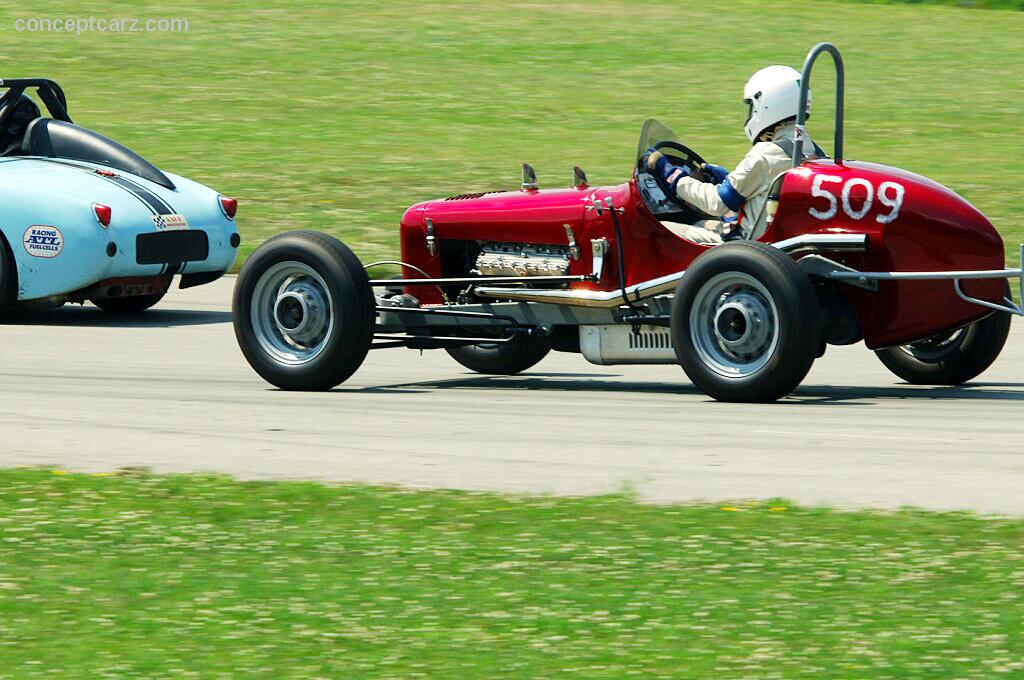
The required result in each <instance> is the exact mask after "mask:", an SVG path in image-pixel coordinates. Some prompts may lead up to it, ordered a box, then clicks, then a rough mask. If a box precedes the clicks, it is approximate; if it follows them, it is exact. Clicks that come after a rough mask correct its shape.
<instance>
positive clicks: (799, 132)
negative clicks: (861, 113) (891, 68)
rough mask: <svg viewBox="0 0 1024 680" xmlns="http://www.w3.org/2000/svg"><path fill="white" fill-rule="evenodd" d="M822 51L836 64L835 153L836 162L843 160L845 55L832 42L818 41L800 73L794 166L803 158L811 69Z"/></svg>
mask: <svg viewBox="0 0 1024 680" xmlns="http://www.w3.org/2000/svg"><path fill="white" fill-rule="evenodd" d="M822 52H828V53H829V54H830V55H832V61H834V62H835V64H836V141H835V150H834V151H833V154H835V160H836V162H841V161H842V160H843V100H844V97H843V95H844V91H845V89H846V70H845V69H844V67H843V57H842V55H841V54H839V49H838V48H837V47H836V46H835V45H833V44H832V43H827V42H823V43H818V44H817V45H815V46H814V48H813V49H812V50H811V51H810V52H808V53H807V58H806V59H805V60H804V68H803V71H802V72H801V74H800V108H799V109H797V112H796V133H795V139H794V141H795V142H796V143H795V144H794V145H793V167H794V168H795V167H797V166H798V165H800V163H801V161H802V160H803V154H802V153H801V151H802V150H803V140H804V136H805V135H806V130H804V123H806V122H807V95H808V93H809V92H810V89H811V69H813V68H814V62H815V61H817V60H818V57H820V56H821V54H822Z"/></svg>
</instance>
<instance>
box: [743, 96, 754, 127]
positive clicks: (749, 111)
mask: <svg viewBox="0 0 1024 680" xmlns="http://www.w3.org/2000/svg"><path fill="white" fill-rule="evenodd" d="M743 103H744V104H746V105H747V117H746V119H744V121H743V124H744V125H746V124H747V123H749V122H750V119H751V118H753V117H754V100H753V99H744V100H743Z"/></svg>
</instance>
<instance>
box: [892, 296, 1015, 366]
mask: <svg viewBox="0 0 1024 680" xmlns="http://www.w3.org/2000/svg"><path fill="white" fill-rule="evenodd" d="M1007 297H1009V295H1007ZM1010 318H1011V317H1010V315H1009V314H1008V313H1006V312H994V313H992V314H989V315H988V316H986V317H985V318H984V319H982V320H980V321H975V322H974V323H972V324H971V325H970V326H967V327H965V328H961V329H960V330H958V331H954V332H953V333H946V334H943V335H940V336H936V337H934V338H930V339H928V340H922V341H921V342H917V343H912V344H909V345H902V346H900V347H889V348H887V349H881V350H878V351H877V352H875V354H876V355H878V358H879V360H880V361H881V362H882V363H883V364H885V367H886V368H888V369H889V370H890V371H892V372H893V373H894V374H895V375H896V376H897V377H898V378H902V379H903V380H905V381H907V382H908V383H910V384H912V385H961V384H963V383H965V382H967V381H968V380H972V379H974V378H976V377H978V376H979V375H981V374H982V373H984V372H985V370H986V369H988V367H989V366H991V365H992V363H993V362H995V360H996V358H998V357H999V353H1000V352H1001V351H1002V349H1003V345H1004V344H1006V337H1007V336H1008V335H1009V334H1010Z"/></svg>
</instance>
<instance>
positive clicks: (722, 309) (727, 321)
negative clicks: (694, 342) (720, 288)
mask: <svg viewBox="0 0 1024 680" xmlns="http://www.w3.org/2000/svg"><path fill="white" fill-rule="evenodd" d="M768 317H769V312H768V309H767V307H766V306H765V305H764V303H763V302H762V301H761V300H760V299H759V298H757V297H756V296H754V295H752V294H750V293H746V292H740V293H736V294H734V295H731V296H728V297H727V298H726V301H725V302H723V303H722V304H721V305H720V306H719V307H718V309H717V311H716V312H715V320H714V329H715V338H716V339H717V341H718V343H719V344H720V345H721V347H722V348H723V349H724V350H726V351H728V352H729V353H730V354H732V355H734V356H738V357H742V356H748V355H751V354H754V353H756V352H757V351H759V350H760V349H762V348H763V347H764V346H765V344H766V342H767V340H768V337H769V334H770V333H771V328H770V325H769V324H768V323H767V319H768Z"/></svg>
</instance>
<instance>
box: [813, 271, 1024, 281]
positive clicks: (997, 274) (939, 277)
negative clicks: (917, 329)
mask: <svg viewBox="0 0 1024 680" xmlns="http://www.w3.org/2000/svg"><path fill="white" fill-rule="evenodd" d="M1020 275H1021V270H1020V269H981V270H977V271H960V272H858V271H853V272H833V273H832V274H830V275H829V278H831V279H834V280H836V281H847V280H854V281H955V280H960V279H1009V278H1017V277H1018V276H1020Z"/></svg>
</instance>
